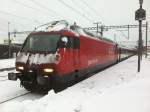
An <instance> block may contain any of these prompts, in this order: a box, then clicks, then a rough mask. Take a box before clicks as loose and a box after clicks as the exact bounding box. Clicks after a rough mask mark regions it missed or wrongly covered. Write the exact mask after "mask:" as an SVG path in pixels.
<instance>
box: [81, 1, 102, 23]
mask: <svg viewBox="0 0 150 112" xmlns="http://www.w3.org/2000/svg"><path fill="white" fill-rule="evenodd" d="M81 2H82V3H83V4H84V5H85V6H86V7H87V8H88V9H90V11H92V12H93V13H95V14H96V15H98V16H99V17H100V19H101V20H102V21H104V18H103V16H102V15H100V14H99V13H98V12H97V11H96V10H95V9H94V8H93V7H91V6H90V5H89V4H88V3H87V2H86V1H85V0H81Z"/></svg>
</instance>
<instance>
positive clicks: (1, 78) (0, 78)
mask: <svg viewBox="0 0 150 112" xmlns="http://www.w3.org/2000/svg"><path fill="white" fill-rule="evenodd" d="M11 70H15V67H10V68H2V69H0V73H1V74H0V82H3V81H6V80H8V78H7V77H8V75H7V74H6V73H4V74H2V73H3V72H4V71H11Z"/></svg>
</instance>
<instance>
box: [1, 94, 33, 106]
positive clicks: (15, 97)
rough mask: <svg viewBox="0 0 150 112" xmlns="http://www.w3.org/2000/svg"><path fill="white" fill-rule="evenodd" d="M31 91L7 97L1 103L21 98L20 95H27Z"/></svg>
mask: <svg viewBox="0 0 150 112" xmlns="http://www.w3.org/2000/svg"><path fill="white" fill-rule="evenodd" d="M29 93H31V92H26V93H23V94H20V95H17V96H14V97H12V98H9V99H6V100H4V101H0V105H1V104H3V103H6V102H9V101H11V100H14V99H17V98H19V97H22V96H25V95H27V94H29Z"/></svg>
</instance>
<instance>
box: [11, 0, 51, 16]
mask: <svg viewBox="0 0 150 112" xmlns="http://www.w3.org/2000/svg"><path fill="white" fill-rule="evenodd" d="M11 1H12V2H14V3H17V4H19V5H21V6H23V7H26V8H30V9H32V10H35V11H37V10H38V11H40V12H42V13H44V14H45V15H47V16H50V15H51V13H49V12H46V11H44V10H40V9H38V8H34V7H32V6H29V5H27V4H25V3H23V2H20V1H17V0H11ZM50 17H51V16H50Z"/></svg>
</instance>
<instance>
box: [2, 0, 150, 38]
mask: <svg viewBox="0 0 150 112" xmlns="http://www.w3.org/2000/svg"><path fill="white" fill-rule="evenodd" d="M64 2H65V3H66V5H69V6H71V7H72V8H73V9H70V8H68V7H67V6H66V5H64V4H63V3H64ZM138 8H139V0H1V4H0V40H2V39H3V38H7V31H8V30H7V29H8V21H9V22H10V31H14V29H16V30H17V31H24V30H33V29H34V27H35V26H38V25H41V24H43V23H47V22H49V21H53V20H60V19H63V20H64V19H65V20H68V21H70V22H72V23H73V22H74V21H76V22H77V24H78V25H80V26H82V27H88V26H93V25H94V24H93V22H96V21H102V22H103V24H104V25H124V24H138V22H137V21H135V19H134V18H135V17H134V16H135V10H137V9H138ZM143 8H144V9H146V11H147V21H148V22H149V26H150V0H144V4H143ZM149 29H150V27H149ZM149 32H150V30H149ZM110 35H112V36H113V35H114V34H113V31H112V32H110ZM116 35H118V36H119V35H121V34H116ZM133 36H135V35H133ZM136 36H137V35H136Z"/></svg>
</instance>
